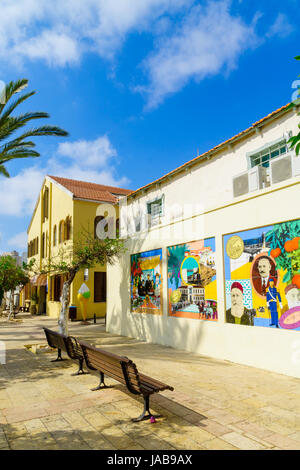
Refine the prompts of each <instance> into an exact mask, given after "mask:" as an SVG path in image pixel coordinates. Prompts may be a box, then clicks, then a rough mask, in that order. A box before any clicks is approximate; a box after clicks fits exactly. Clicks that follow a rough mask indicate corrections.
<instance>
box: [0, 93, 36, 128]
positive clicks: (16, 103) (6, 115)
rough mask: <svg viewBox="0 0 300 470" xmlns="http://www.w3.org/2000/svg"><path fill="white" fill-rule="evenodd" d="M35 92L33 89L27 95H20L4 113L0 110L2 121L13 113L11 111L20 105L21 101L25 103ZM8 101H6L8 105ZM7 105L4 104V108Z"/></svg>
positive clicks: (0, 119)
mask: <svg viewBox="0 0 300 470" xmlns="http://www.w3.org/2000/svg"><path fill="white" fill-rule="evenodd" d="M34 94H35V91H31V92H30V93H26V94H25V95H22V96H20V98H18V99H17V100H15V101H14V102H13V103H12V104H11V105H10V106H9V107H8V108H7V109H6V110H5V112H4V113H2V112H1V111H0V122H2V121H4V119H6V118H7V117H8V116H10V115H11V113H12V112H13V111H14V110H15V109H16V107H17V106H19V105H20V104H21V103H23V102H24V101H25V100H27V99H28V98H30V97H31V96H33V95H34ZM6 104H7V103H5V105H6ZM5 105H4V106H3V108H2V110H3V109H5Z"/></svg>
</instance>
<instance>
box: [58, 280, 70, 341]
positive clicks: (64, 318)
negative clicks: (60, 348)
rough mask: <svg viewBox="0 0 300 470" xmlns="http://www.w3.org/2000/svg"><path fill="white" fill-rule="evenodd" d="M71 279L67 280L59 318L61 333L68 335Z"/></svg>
mask: <svg viewBox="0 0 300 470" xmlns="http://www.w3.org/2000/svg"><path fill="white" fill-rule="evenodd" d="M70 284H71V283H70V281H69V280H68V281H65V282H64V284H63V288H62V294H61V299H60V302H61V310H60V314H59V320H58V329H59V333H60V334H62V335H66V336H68V306H69V298H70Z"/></svg>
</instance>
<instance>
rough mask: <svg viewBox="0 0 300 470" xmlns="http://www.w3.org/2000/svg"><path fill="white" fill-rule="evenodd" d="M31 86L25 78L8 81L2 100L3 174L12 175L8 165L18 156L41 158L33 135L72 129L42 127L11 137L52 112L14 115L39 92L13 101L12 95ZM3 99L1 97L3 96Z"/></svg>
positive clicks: (61, 133) (0, 140)
mask: <svg viewBox="0 0 300 470" xmlns="http://www.w3.org/2000/svg"><path fill="white" fill-rule="evenodd" d="M27 85H28V80H27V79H25V78H23V79H21V80H17V81H15V82H13V81H12V82H10V83H8V84H7V85H6V86H5V88H4V90H3V92H2V93H1V96H2V99H0V175H1V174H2V175H4V176H7V177H9V173H8V171H7V170H6V168H5V166H4V164H5V163H7V162H10V161H11V160H14V159H16V158H28V157H39V156H40V154H39V153H38V152H37V151H36V150H33V148H34V147H35V143H34V142H32V141H31V140H30V139H29V140H28V138H29V137H39V136H43V135H56V136H63V137H65V136H68V132H66V131H64V130H63V129H61V128H60V127H57V126H42V127H36V128H33V129H29V130H27V131H25V132H24V133H23V134H21V135H19V136H18V137H15V138H13V139H12V140H10V137H11V136H12V135H13V134H14V133H15V132H17V131H18V130H19V129H21V128H23V127H24V126H26V124H28V123H29V122H30V121H32V120H34V119H40V118H48V117H49V114H47V113H43V112H40V111H37V112H29V113H25V114H21V115H19V116H12V113H13V111H14V110H15V109H16V108H17V106H19V105H20V104H21V103H23V102H24V101H25V100H27V99H28V98H30V97H31V96H33V95H34V94H35V91H31V92H29V93H25V94H22V95H21V96H20V97H19V98H17V99H16V100H15V101H13V102H11V103H9V101H10V100H11V98H12V97H13V96H14V95H15V94H17V93H20V92H21V91H22V90H24V88H26V87H27ZM0 98H1V97H0Z"/></svg>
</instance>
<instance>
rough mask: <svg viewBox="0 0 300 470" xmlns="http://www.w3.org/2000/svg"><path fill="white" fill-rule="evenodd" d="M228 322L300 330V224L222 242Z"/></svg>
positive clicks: (272, 227)
mask: <svg viewBox="0 0 300 470" xmlns="http://www.w3.org/2000/svg"><path fill="white" fill-rule="evenodd" d="M224 255H225V292H226V322H227V323H235V324H241V325H248V326H264V327H268V328H282V329H293V330H300V220H294V221H291V222H286V223H282V224H277V225H272V226H268V227H262V228H259V229H253V230H247V231H244V232H240V233H236V234H233V235H227V236H225V237H224Z"/></svg>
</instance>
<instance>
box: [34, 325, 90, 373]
mask: <svg viewBox="0 0 300 470" xmlns="http://www.w3.org/2000/svg"><path fill="white" fill-rule="evenodd" d="M43 329H44V332H45V335H46V338H47V341H48V344H49V346H50V347H51V348H55V349H57V351H58V355H57V358H56V359H54V360H53V361H51V362H57V361H63V360H64V359H63V358H62V355H61V351H62V350H63V351H65V352H66V353H67V354H68V356H69V358H70V359H72V360H73V361H78V363H79V369H78V371H77V372H76V373H75V374H71V375H79V374H86V373H87V372H84V370H83V361H84V356H83V352H82V349H81V346H80V345H79V343H78V341H77V339H76V338H74V337H73V336H65V335H62V334H61V333H58V332H57V331H53V330H49V328H43Z"/></svg>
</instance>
